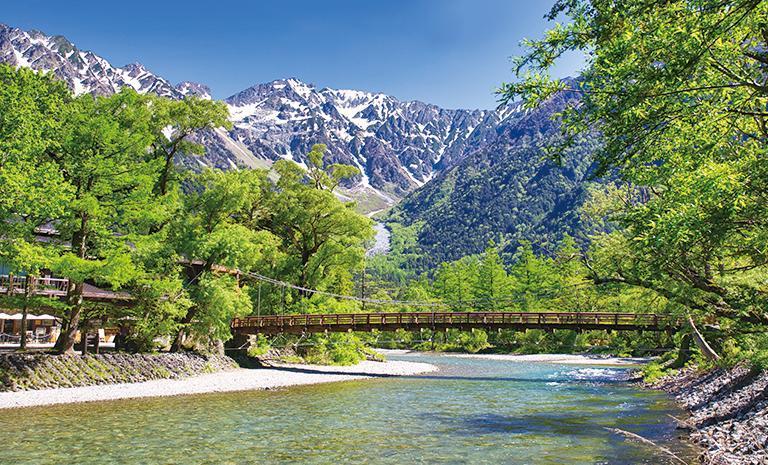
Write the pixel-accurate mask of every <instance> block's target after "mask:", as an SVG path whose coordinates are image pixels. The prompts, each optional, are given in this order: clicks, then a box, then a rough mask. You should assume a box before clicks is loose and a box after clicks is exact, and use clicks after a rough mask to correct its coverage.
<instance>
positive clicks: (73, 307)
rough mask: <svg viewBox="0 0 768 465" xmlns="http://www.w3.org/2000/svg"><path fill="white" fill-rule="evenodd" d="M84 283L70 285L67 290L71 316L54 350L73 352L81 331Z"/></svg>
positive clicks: (62, 329)
mask: <svg viewBox="0 0 768 465" xmlns="http://www.w3.org/2000/svg"><path fill="white" fill-rule="evenodd" d="M83 287H84V284H83V283H73V282H70V283H69V288H68V289H67V304H68V305H69V316H68V318H66V319H65V320H64V323H63V324H62V326H61V334H59V338H58V339H57V340H56V344H54V346H53V350H55V351H56V352H60V353H65V352H73V347H74V346H75V336H77V331H78V330H79V329H80V316H81V314H82V311H83Z"/></svg>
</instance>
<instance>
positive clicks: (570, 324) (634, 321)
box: [232, 312, 680, 334]
mask: <svg viewBox="0 0 768 465" xmlns="http://www.w3.org/2000/svg"><path fill="white" fill-rule="evenodd" d="M679 326H680V324H679V322H678V321H673V320H669V319H667V318H662V317H660V316H658V315H654V314H636V313H583V312H581V313H575V312H563V313H558V312H537V313H531V312H415V313H338V314H336V313H334V314H311V315H267V316H249V317H245V318H236V319H234V320H233V321H232V331H233V332H234V333H235V334H256V333H259V334H280V333H296V334H300V333H322V332H326V331H327V332H347V331H371V330H374V329H378V330H380V331H394V330H397V329H406V330H419V329H435V330H444V329H448V328H458V329H472V328H482V329H575V330H590V329H610V330H617V331H637V330H642V331H668V330H676V329H678V328H679Z"/></svg>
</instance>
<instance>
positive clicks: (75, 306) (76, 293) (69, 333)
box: [53, 213, 88, 353]
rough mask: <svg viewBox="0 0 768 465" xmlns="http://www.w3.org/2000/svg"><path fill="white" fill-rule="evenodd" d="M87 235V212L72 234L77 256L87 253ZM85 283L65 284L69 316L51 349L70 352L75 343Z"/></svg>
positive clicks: (81, 217) (81, 216)
mask: <svg viewBox="0 0 768 465" xmlns="http://www.w3.org/2000/svg"><path fill="white" fill-rule="evenodd" d="M87 235H88V214H87V213H82V214H81V215H80V229H79V230H77V231H76V232H75V233H74V234H73V235H72V250H73V251H74V252H75V253H76V254H77V256H78V258H81V259H85V258H86V255H87V246H86V238H87ZM84 288H85V283H83V282H73V281H72V280H71V279H70V280H69V284H68V285H67V306H68V307H69V316H68V318H66V319H65V320H64V323H63V324H62V326H61V334H59V338H58V339H57V340H56V344H54V346H53V350H55V351H56V352H59V353H64V352H72V351H73V347H74V345H75V336H76V335H77V331H78V329H79V327H80V315H81V313H82V312H83V290H84Z"/></svg>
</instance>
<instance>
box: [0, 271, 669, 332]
mask: <svg viewBox="0 0 768 465" xmlns="http://www.w3.org/2000/svg"><path fill="white" fill-rule="evenodd" d="M257 276H258V275H257ZM259 278H262V279H265V280H267V282H269V283H270V284H276V285H279V286H284V287H286V288H297V287H296V286H292V285H289V284H288V283H283V282H281V281H276V280H272V279H269V278H264V277H261V276H259ZM68 286H69V281H68V280H67V279H63V278H52V277H28V276H14V275H0V295H2V294H6V295H25V293H27V292H28V288H29V291H31V292H30V293H31V294H33V295H36V296H44V297H49V298H52V299H65V298H66V296H67V289H68ZM297 289H300V290H305V289H303V288H297ZM306 291H310V292H315V293H318V294H328V293H324V292H320V291H316V290H306ZM334 296H335V295H334ZM83 297H84V299H85V300H88V301H92V302H109V303H112V304H117V305H131V304H132V303H133V297H132V296H131V295H130V294H128V293H125V292H115V291H109V290H104V289H100V288H98V287H96V286H92V285H89V284H86V285H85V289H84V295H83ZM336 297H341V298H346V299H348V300H356V301H360V302H363V303H376V304H387V303H401V304H405V306H413V307H418V306H420V305H426V304H427V303H425V302H400V301H392V302H389V301H379V300H374V299H366V298H364V297H363V298H360V297H353V296H336ZM409 304H411V305H409ZM429 305H430V306H432V307H434V306H436V304H435V303H434V302H432V303H429ZM437 305H438V306H440V305H439V304H437ZM441 307H442V308H444V306H441ZM683 325H684V322H683V321H681V320H678V319H670V318H668V317H664V316H660V315H656V314H637V313H607V312H493V311H449V312H446V311H419V312H404V313H394V312H380V313H331V314H288V315H264V316H248V317H244V318H235V319H234V320H232V323H231V329H232V333H233V334H234V335H235V336H244V335H248V334H264V335H275V334H284V333H287V334H312V333H325V332H336V333H338V332H349V331H372V330H379V331H395V330H398V329H405V330H407V331H419V330H422V329H429V330H438V331H443V330H447V329H451V328H455V329H460V330H471V329H486V330H495V329H515V330H526V329H543V330H554V329H571V330H577V331H583V330H595V329H597V330H611V331H667V332H674V331H678V330H680V329H681V328H682V326H683Z"/></svg>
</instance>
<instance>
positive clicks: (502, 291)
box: [472, 246, 512, 311]
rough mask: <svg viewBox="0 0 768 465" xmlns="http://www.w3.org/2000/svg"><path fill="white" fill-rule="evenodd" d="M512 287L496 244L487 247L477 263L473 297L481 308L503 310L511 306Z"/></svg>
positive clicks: (478, 307)
mask: <svg viewBox="0 0 768 465" xmlns="http://www.w3.org/2000/svg"><path fill="white" fill-rule="evenodd" d="M510 297H511V287H510V281H509V276H508V275H507V271H506V270H505V269H504V264H503V263H502V261H501V257H500V256H499V251H498V249H496V247H494V246H490V247H488V248H487V249H485V252H484V253H483V255H482V257H481V258H480V262H479V263H478V265H477V278H476V279H475V281H474V289H473V293H472V298H473V300H474V301H475V307H476V308H477V309H479V310H486V311H502V310H504V309H507V308H509V306H510V304H511V303H512V302H510Z"/></svg>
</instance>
